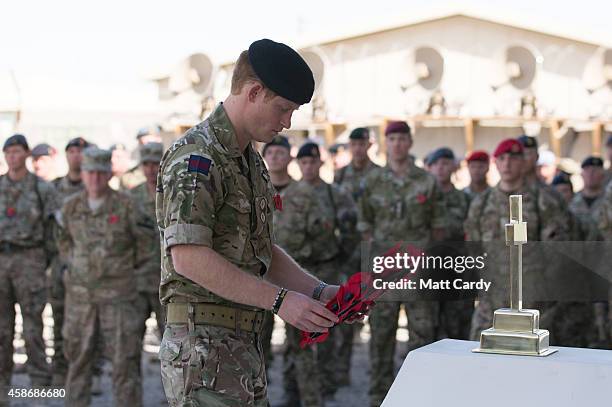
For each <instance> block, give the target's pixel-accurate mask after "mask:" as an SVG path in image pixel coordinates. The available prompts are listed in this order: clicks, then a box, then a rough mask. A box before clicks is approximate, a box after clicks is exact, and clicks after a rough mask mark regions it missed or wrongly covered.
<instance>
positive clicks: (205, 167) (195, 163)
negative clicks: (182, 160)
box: [187, 154, 212, 175]
mask: <svg viewBox="0 0 612 407" xmlns="http://www.w3.org/2000/svg"><path fill="white" fill-rule="evenodd" d="M211 165H212V160H211V159H210V158H206V157H202V156H201V155H195V154H192V155H190V156H189V164H188V166H187V170H188V171H189V172H199V173H200V174H204V175H208V172H209V170H210V166H211Z"/></svg>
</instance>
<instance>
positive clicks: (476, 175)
mask: <svg viewBox="0 0 612 407" xmlns="http://www.w3.org/2000/svg"><path fill="white" fill-rule="evenodd" d="M467 167H468V172H469V173H470V178H471V180H472V182H474V183H476V184H483V183H485V182H486V181H487V173H488V172H489V163H488V161H470V162H469V163H468V165H467Z"/></svg>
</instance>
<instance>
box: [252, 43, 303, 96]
mask: <svg viewBox="0 0 612 407" xmlns="http://www.w3.org/2000/svg"><path fill="white" fill-rule="evenodd" d="M249 62H250V63H251V66H252V67H253V70H254V71H255V73H256V74H257V76H258V77H259V79H261V81H262V82H263V84H264V85H265V86H266V87H267V88H270V90H272V91H273V92H274V93H276V94H277V95H279V96H282V97H284V98H285V99H288V100H290V101H292V102H294V103H297V104H298V105H303V104H305V103H308V102H310V99H311V98H312V94H313V92H314V87H315V82H314V76H313V75H312V71H311V70H310V67H308V64H307V63H306V61H304V59H303V58H302V57H301V56H300V54H298V53H297V52H295V51H294V50H293V49H292V48H291V47H289V46H287V45H285V44H282V43H280V42H274V41H272V40H269V39H263V40H259V41H255V42H254V43H252V44H251V46H250V47H249Z"/></svg>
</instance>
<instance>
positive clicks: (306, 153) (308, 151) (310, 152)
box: [297, 142, 321, 158]
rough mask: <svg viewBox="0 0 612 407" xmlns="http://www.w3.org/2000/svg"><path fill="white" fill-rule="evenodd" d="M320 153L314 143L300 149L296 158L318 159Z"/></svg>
mask: <svg viewBox="0 0 612 407" xmlns="http://www.w3.org/2000/svg"><path fill="white" fill-rule="evenodd" d="M320 156H321V153H320V152H319V146H318V145H317V144H316V143H311V142H308V143H305V144H304V145H302V147H300V150H299V151H298V153H297V158H302V157H314V158H319V157H320Z"/></svg>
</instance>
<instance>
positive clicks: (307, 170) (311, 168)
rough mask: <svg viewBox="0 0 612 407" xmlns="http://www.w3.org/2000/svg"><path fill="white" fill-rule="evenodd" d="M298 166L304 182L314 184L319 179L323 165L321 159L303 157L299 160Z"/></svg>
mask: <svg viewBox="0 0 612 407" xmlns="http://www.w3.org/2000/svg"><path fill="white" fill-rule="evenodd" d="M298 165H299V167H300V171H301V172H302V179H304V181H306V182H312V181H314V180H316V179H317V178H318V177H319V169H320V168H321V165H322V162H321V159H320V158H319V157H302V158H300V159H298Z"/></svg>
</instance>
